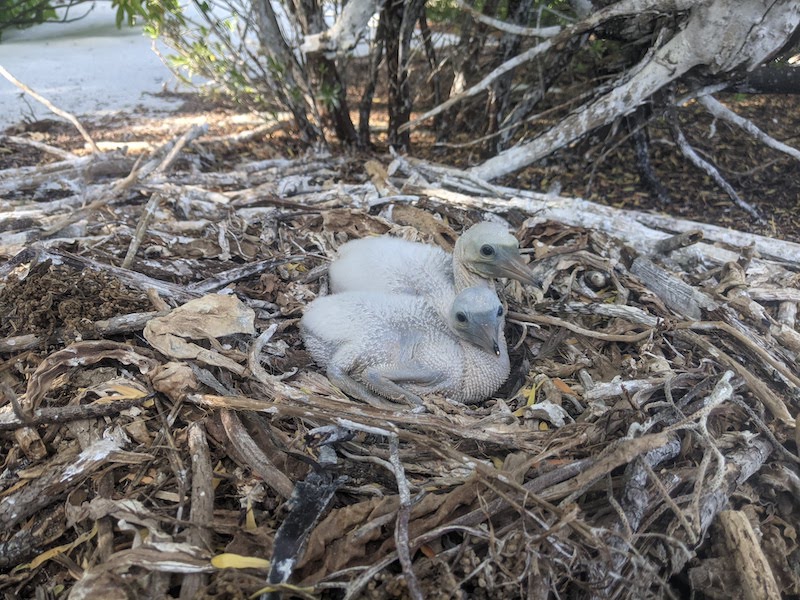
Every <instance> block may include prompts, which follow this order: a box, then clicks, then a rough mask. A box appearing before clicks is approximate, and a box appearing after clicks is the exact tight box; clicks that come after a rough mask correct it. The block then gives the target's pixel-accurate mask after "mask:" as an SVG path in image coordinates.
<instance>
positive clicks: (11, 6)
mask: <svg viewBox="0 0 800 600" xmlns="http://www.w3.org/2000/svg"><path fill="white" fill-rule="evenodd" d="M73 4H79V2H68V3H67V4H66V5H64V4H61V3H58V4H57V3H55V2H53V0H17V1H16V2H0V36H1V35H2V32H3V30H4V29H10V28H12V27H16V28H19V29H22V28H25V27H30V26H32V25H36V24H38V23H45V22H47V21H55V20H57V17H58V15H57V13H56V8H57V7H60V6H72V5H73Z"/></svg>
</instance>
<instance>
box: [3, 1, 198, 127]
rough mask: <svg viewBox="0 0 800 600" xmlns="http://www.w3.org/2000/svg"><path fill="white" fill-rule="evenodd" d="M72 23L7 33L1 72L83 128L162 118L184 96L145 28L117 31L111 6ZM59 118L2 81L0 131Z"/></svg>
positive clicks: (92, 7) (92, 8)
mask: <svg viewBox="0 0 800 600" xmlns="http://www.w3.org/2000/svg"><path fill="white" fill-rule="evenodd" d="M87 11H88V15H87V16H86V17H85V18H83V19H80V20H78V21H75V22H73V23H46V24H43V25H37V26H35V27H32V28H30V29H25V30H20V31H15V30H9V31H5V32H3V37H2V41H0V65H2V66H3V67H5V68H6V69H7V70H8V71H9V72H11V74H12V75H14V76H15V77H16V78H17V79H19V80H20V81H22V82H23V83H25V84H27V85H28V86H30V87H31V88H33V89H34V90H36V91H37V92H39V93H40V94H42V95H43V96H45V97H46V98H48V99H49V100H50V101H51V102H53V103H54V104H55V105H56V106H58V107H60V108H62V109H64V110H67V111H69V112H71V113H73V114H75V115H78V116H79V117H81V118H84V119H86V120H92V119H95V118H98V117H104V116H107V115H109V114H116V113H121V112H123V113H129V114H135V115H142V116H145V115H146V116H157V115H159V114H165V113H167V112H169V111H170V110H171V109H173V108H175V107H177V106H178V104H180V102H181V101H180V100H179V99H170V98H168V97H157V96H155V95H154V94H158V93H159V92H161V91H163V90H164V89H167V90H176V91H185V90H186V88H185V87H184V86H182V85H181V84H180V82H179V81H178V80H177V79H176V78H175V76H174V75H173V74H172V73H171V72H170V71H169V69H168V68H167V67H166V66H165V65H164V64H163V63H162V62H161V59H160V58H159V57H158V56H157V54H156V53H155V52H154V51H153V49H152V43H153V42H152V40H151V39H150V38H148V37H147V36H145V35H144V34H143V33H142V30H141V28H139V27H135V28H131V27H127V26H124V27H123V29H117V28H116V25H115V24H114V23H115V21H114V15H115V11H114V10H113V9H112V8H111V3H110V2H95V3H92V4H86V5H85V6H84V5H81V6H79V7H77V9H73V11H72V15H73V16H78V15H81V14H83V13H85V12H87ZM42 118H55V115H53V114H52V113H51V112H50V111H49V110H48V109H47V108H46V107H45V106H43V105H42V104H40V103H39V102H37V101H36V100H34V99H33V98H31V97H29V96H27V95H26V94H23V93H22V92H21V90H20V89H19V88H18V87H16V86H14V85H12V84H11V83H9V82H8V81H7V80H6V79H4V78H2V77H0V131H2V130H3V129H5V128H6V127H8V126H9V125H13V124H15V123H18V122H20V121H23V120H31V121H35V120H38V119H42Z"/></svg>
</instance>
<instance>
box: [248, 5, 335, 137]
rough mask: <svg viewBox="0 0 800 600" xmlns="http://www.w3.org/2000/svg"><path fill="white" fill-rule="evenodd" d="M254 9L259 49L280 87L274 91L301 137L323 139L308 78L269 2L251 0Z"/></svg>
mask: <svg viewBox="0 0 800 600" xmlns="http://www.w3.org/2000/svg"><path fill="white" fill-rule="evenodd" d="M253 10H254V12H255V18H256V23H257V24H258V38H259V42H260V44H261V50H262V52H263V53H264V55H265V56H266V57H267V59H268V61H269V70H270V72H271V73H272V75H273V78H274V80H275V83H276V85H277V86H278V88H279V89H278V90H276V93H277V94H278V95H279V96H280V97H281V100H282V101H283V102H285V104H286V106H288V107H289V110H290V111H291V113H292V116H293V117H294V120H295V123H296V124H297V130H298V133H299V134H300V137H301V139H302V140H303V141H304V142H306V143H309V144H311V143H314V142H316V141H318V140H322V139H324V136H323V134H322V130H321V129H320V124H319V117H318V114H317V109H316V104H315V102H314V95H313V93H312V92H311V88H310V85H309V82H308V80H307V79H306V76H305V73H304V70H303V67H302V66H301V65H300V63H299V62H298V61H297V58H296V57H295V55H294V53H293V52H292V49H291V48H290V47H289V45H288V44H287V43H286V40H285V39H284V37H283V33H282V32H281V28H280V26H279V25H278V19H277V17H276V15H275V11H274V10H273V9H272V5H271V4H270V2H269V0H254V1H253ZM298 91H299V93H298ZM309 113H311V114H312V115H313V117H314V119H313V120H309V118H308V114H309Z"/></svg>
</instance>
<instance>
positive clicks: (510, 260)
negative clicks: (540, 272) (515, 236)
mask: <svg viewBox="0 0 800 600" xmlns="http://www.w3.org/2000/svg"><path fill="white" fill-rule="evenodd" d="M495 266H496V267H497V274H496V275H495V277H507V278H509V279H516V280H517V281H521V282H522V283H528V284H530V285H536V286H538V285H539V282H538V281H537V280H536V278H534V276H533V273H532V272H531V269H530V267H529V266H528V264H527V263H526V262H525V261H524V260H523V258H522V256H521V255H520V253H519V250H517V249H516V248H498V250H497V262H496V263H495Z"/></svg>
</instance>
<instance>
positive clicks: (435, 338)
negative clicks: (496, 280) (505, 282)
mask: <svg viewBox="0 0 800 600" xmlns="http://www.w3.org/2000/svg"><path fill="white" fill-rule="evenodd" d="M443 301H444V303H447V304H449V307H450V308H449V310H448V313H447V318H446V319H443V318H442V315H441V314H440V313H439V312H438V310H437V309H436V308H435V307H434V305H433V304H432V303H431V302H428V301H426V299H425V298H423V297H421V296H416V295H409V294H389V293H385V292H375V291H351V292H342V293H339V294H332V295H330V296H324V297H321V298H317V299H316V300H314V301H313V302H312V303H311V304H310V305H309V306H308V307H307V308H306V311H305V314H304V315H303V318H302V319H301V320H300V331H301V333H302V336H303V340H304V342H305V345H306V348H308V350H309V352H311V355H312V356H313V357H314V359H315V360H316V362H317V363H319V364H320V365H321V366H323V367H325V369H326V371H327V375H328V378H329V379H330V380H331V382H332V383H334V384H335V385H337V386H338V387H339V388H340V389H341V390H342V391H344V392H346V393H348V394H350V395H352V396H355V397H357V398H360V399H362V400H364V401H366V402H369V403H371V404H382V403H384V399H390V400H406V401H408V402H411V403H415V404H419V403H420V398H419V396H421V395H425V394H431V393H439V394H444V395H446V396H448V397H449V398H452V399H454V400H459V401H462V402H470V401H478V400H483V399H485V398H487V397H489V396H490V395H491V394H493V393H494V392H495V391H496V390H497V388H499V387H500V385H502V383H503V382H504V381H505V380H506V378H507V377H508V373H509V360H508V350H507V348H506V342H505V337H504V335H503V325H504V320H505V319H504V316H503V308H502V305H501V304H500V300H499V298H498V297H497V294H496V293H495V292H494V290H493V289H490V288H488V287H473V288H468V289H466V290H463V291H462V292H461V293H459V294H458V295H456V296H454V295H453V294H450V295H449V297H448V298H445V299H444V300H443Z"/></svg>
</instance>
